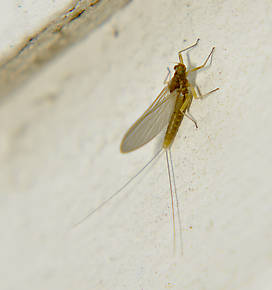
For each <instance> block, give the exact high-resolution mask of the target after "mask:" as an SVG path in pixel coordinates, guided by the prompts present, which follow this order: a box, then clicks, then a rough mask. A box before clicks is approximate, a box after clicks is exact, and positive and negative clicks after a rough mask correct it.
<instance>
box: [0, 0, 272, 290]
mask: <svg viewBox="0 0 272 290" xmlns="http://www.w3.org/2000/svg"><path fill="white" fill-rule="evenodd" d="M146 2H147V1H133V2H132V3H131V4H130V5H129V6H127V7H126V8H125V9H123V10H120V12H119V13H117V14H115V16H114V17H112V18H111V20H110V21H108V22H106V23H105V24H104V25H103V26H101V27H100V28H99V29H97V30H96V31H95V32H94V33H92V34H90V35H89V36H88V37H87V38H86V39H84V40H83V41H81V42H79V43H78V44H76V45H74V46H73V47H71V49H69V50H68V51H66V52H65V53H63V54H62V55H61V57H59V58H58V59H56V60H54V61H53V62H51V63H50V64H49V65H47V66H46V68H45V69H43V70H42V71H41V72H40V73H39V74H36V75H35V76H33V78H32V79H31V80H30V81H29V82H27V83H26V84H25V85H24V86H23V87H22V88H21V89H20V90H17V91H16V92H14V93H13V94H11V95H9V96H8V97H9V98H8V100H6V101H5V102H2V103H1V106H0V132H1V138H0V162H1V163H0V164H1V170H0V183H1V195H0V198H1V200H0V206H1V208H0V212H1V218H0V228H1V231H2V237H1V242H0V261H1V262H0V273H1V276H2V277H4V278H1V279H0V285H1V287H0V288H1V289H19V288H20V289H28V290H31V289H39V290H42V289H46V290H48V289H58V290H60V289H65V290H66V289H216V290H217V289H247V290H248V289H271V283H272V281H271V277H272V275H271V272H272V261H271V250H272V246H271V245H272V236H271V226H272V215H271V202H272V195H271V187H272V186H271V181H270V176H271V169H272V168H271V161H272V158H271V157H272V153H271V141H272V140H271V125H272V117H271V105H272V101H271V89H272V85H271V73H272V61H271V45H272V41H271V15H272V14H271V12H272V11H271V10H272V8H271V3H270V2H269V1H265V0H262V1H258V2H256V3H255V2H254V1H189V2H185V1H163V0H157V1H148V3H146ZM117 31H118V35H116V32H117ZM198 37H199V38H200V39H201V41H200V43H199V46H198V47H196V48H194V49H193V50H192V51H191V52H190V59H191V61H192V62H193V63H195V64H200V63H202V61H203V60H204V58H205V57H206V56H207V55H208V53H209V51H210V49H211V47H212V46H216V51H215V54H214V57H213V63H212V65H211V66H210V67H208V68H207V69H206V70H203V71H202V72H200V73H199V74H198V76H197V83H198V85H199V86H200V88H201V90H202V92H206V91H208V90H210V89H212V88H215V87H220V91H218V92H216V93H214V94H213V95H210V96H209V97H208V98H206V99H204V100H203V101H198V100H196V101H195V102H194V104H193V105H192V107H191V113H192V114H193V116H194V117H195V118H196V119H197V120H198V125H199V129H198V130H196V129H195V128H194V125H193V123H192V122H191V121H190V120H188V119H185V120H184V122H183V124H182V128H181V130H180V133H179V135H178V136H177V138H176V140H175V143H174V146H173V149H172V152H173V157H174V163H175V174H176V184H177V190H178V194H179V199H180V202H181V204H182V234H183V256H180V255H179V254H178V253H177V254H176V255H175V256H173V253H172V250H173V246H172V225H171V210H170V208H171V207H170V195H169V185H168V180H167V172H166V164H165V159H164V156H161V158H160V159H159V160H158V162H156V163H155V164H154V165H153V166H152V167H151V169H150V170H147V171H146V172H145V173H144V174H142V176H140V177H139V178H138V179H137V180H136V181H135V182H134V183H133V184H132V185H131V186H130V187H128V188H127V189H126V190H125V191H124V192H123V193H122V194H121V195H120V196H119V197H118V198H116V199H115V200H114V201H113V202H111V203H109V204H108V205H107V206H106V207H105V208H103V209H102V210H100V211H99V212H97V213H96V214H95V215H93V216H92V217H91V218H90V219H88V220H87V221H86V222H85V223H83V224H81V225H80V226H78V227H76V228H73V227H72V226H73V224H74V223H76V222H77V221H78V220H79V219H81V218H82V217H84V216H85V215H86V213H87V212H88V211H89V210H91V209H93V208H95V207H96V206H98V205H99V204H101V202H102V201H103V200H104V199H105V198H107V197H108V196H109V195H110V194H111V193H113V192H114V191H115V190H117V189H118V188H119V187H120V186H121V185H122V184H124V183H125V182H126V181H127V180H128V179H129V178H130V177H131V176H132V175H133V174H135V173H136V172H137V171H138V170H139V169H140V168H141V167H142V166H143V165H144V164H145V163H146V162H147V161H148V160H149V159H150V158H151V157H152V156H153V154H154V148H153V147H154V146H153V145H154V144H153V145H152V144H150V145H147V146H145V147H143V148H142V149H141V150H139V151H136V152H134V153H131V154H128V155H121V154H120V153H119V143H120V141H121V138H122V136H123V134H124V132H125V131H126V129H127V128H128V127H129V126H130V125H131V124H132V122H133V121H135V119H136V118H137V117H138V116H139V115H140V114H141V113H142V112H143V111H144V110H145V109H146V107H147V106H148V104H150V102H151V101H152V100H153V99H154V98H155V97H156V95H157V94H158V93H159V92H160V90H161V89H162V87H163V80H164V78H165V76H166V73H167V70H166V68H167V66H170V67H171V68H172V67H173V63H174V62H176V61H177V52H178V51H179V50H180V49H182V48H184V47H185V46H187V45H189V44H191V43H193V42H194V41H195V40H196V39H197V38H198ZM185 40H186V41H185Z"/></svg>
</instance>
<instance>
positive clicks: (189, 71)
mask: <svg viewBox="0 0 272 290" xmlns="http://www.w3.org/2000/svg"><path fill="white" fill-rule="evenodd" d="M214 49H215V47H213V48H212V50H211V52H210V54H209V55H208V57H207V58H206V60H205V61H204V63H203V64H202V65H200V66H197V67H195V68H193V69H190V70H188V71H187V72H186V75H188V74H189V73H191V72H193V71H197V70H199V69H202V68H203V67H204V66H205V65H206V64H207V62H208V60H209V58H211V56H212V54H213V52H214Z"/></svg>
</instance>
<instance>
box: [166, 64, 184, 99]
mask: <svg viewBox="0 0 272 290" xmlns="http://www.w3.org/2000/svg"><path fill="white" fill-rule="evenodd" d="M174 70H175V74H174V76H173V77H172V79H171V80H170V82H169V85H168V88H169V91H170V93H172V92H173V91H174V90H176V89H178V90H179V91H180V93H182V94H183V95H185V94H187V93H188V85H189V83H188V80H187V78H186V67H185V65H184V64H182V63H179V64H177V65H175V66H174Z"/></svg>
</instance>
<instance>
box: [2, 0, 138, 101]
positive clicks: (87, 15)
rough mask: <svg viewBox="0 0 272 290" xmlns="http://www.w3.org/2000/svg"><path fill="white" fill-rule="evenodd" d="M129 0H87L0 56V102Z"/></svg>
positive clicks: (129, 0)
mask: <svg viewBox="0 0 272 290" xmlns="http://www.w3.org/2000/svg"><path fill="white" fill-rule="evenodd" d="M131 1H132V0H115V1H111V0H96V1H94V0H92V1H90V0H87V1H80V0H79V1H77V3H76V5H73V6H72V8H70V9H67V10H66V11H65V12H64V13H62V14H60V15H58V16H56V19H55V20H53V21H51V22H50V23H48V24H47V25H45V26H44V27H43V28H42V29H41V30H40V31H39V32H37V33H36V34H35V35H32V36H31V37H28V38H27V39H26V40H25V41H24V42H23V43H22V44H21V45H20V47H18V49H17V51H15V52H14V53H13V54H12V55H10V56H9V57H7V58H5V60H2V61H1V60H0V61H1V63H0V102H2V101H4V99H5V98H6V97H8V94H9V93H11V92H12V91H14V90H15V89H17V88H18V87H19V86H20V85H22V84H23V83H24V82H26V81H27V80H28V79H29V78H30V77H31V75H33V73H35V72H37V71H39V70H40V69H41V68H42V67H44V65H46V64H47V63H48V62H49V61H50V60H52V59H53V58H54V57H56V56H57V55H58V54H59V53H60V52H61V51H63V50H64V49H65V48H67V47H69V46H70V45H71V44H73V43H75V42H77V41H78V40H80V39H82V38H84V37H85V36H86V35H88V34H89V33H90V32H92V31H93V30H94V29H95V28H97V27H98V26H99V25H101V24H102V23H104V22H105V21H106V20H107V19H109V18H110V17H111V16H112V15H113V14H114V13H115V12H117V11H118V10H120V9H121V8H123V7H124V6H125V5H126V4H128V3H130V2H131Z"/></svg>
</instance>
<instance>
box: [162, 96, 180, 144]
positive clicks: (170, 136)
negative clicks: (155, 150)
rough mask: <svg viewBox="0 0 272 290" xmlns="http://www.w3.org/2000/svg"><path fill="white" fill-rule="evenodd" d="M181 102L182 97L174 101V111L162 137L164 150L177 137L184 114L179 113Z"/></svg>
mask: <svg viewBox="0 0 272 290" xmlns="http://www.w3.org/2000/svg"><path fill="white" fill-rule="evenodd" d="M183 102H184V97H182V98H180V97H178V98H177V100H176V104H175V109H174V112H173V114H172V116H171V119H170V122H169V124H168V127H167V130H166V133H165V136H164V141H163V148H164V149H166V148H168V147H169V146H170V145H171V144H172V142H173V141H174V139H175V137H176V135H177V132H178V129H179V126H180V124H181V121H182V119H183V117H184V114H183V113H182V112H181V111H180V108H181V106H182V104H183Z"/></svg>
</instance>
